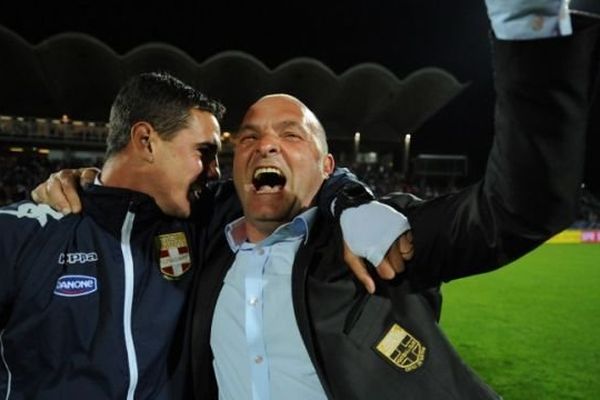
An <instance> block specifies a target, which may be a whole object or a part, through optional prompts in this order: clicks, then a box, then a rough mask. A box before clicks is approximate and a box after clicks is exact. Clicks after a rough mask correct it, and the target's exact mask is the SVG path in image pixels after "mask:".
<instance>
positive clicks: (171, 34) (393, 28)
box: [0, 0, 598, 192]
mask: <svg viewBox="0 0 600 400" xmlns="http://www.w3.org/2000/svg"><path fill="white" fill-rule="evenodd" d="M141 4H142V5H133V4H131V3H129V2H121V3H120V4H114V5H113V4H108V3H106V2H99V1H74V2H69V4H66V3H64V2H63V3H61V4H56V3H55V2H50V1H45V2H35V1H34V2H27V1H23V0H21V1H19V2H3V4H2V5H1V6H0V24H2V25H4V26H6V27H7V28H9V29H11V30H13V31H15V32H16V33H18V34H19V35H21V36H22V37H23V38H24V39H25V40H27V41H28V42H30V43H32V44H37V43H40V42H41V41H43V40H44V39H46V38H48V37H49V36H51V35H54V34H58V33H62V32H67V31H75V32H84V33H87V34H90V35H92V36H94V37H96V38H97V39H99V40H100V41H102V42H104V43H105V44H107V45H108V46H109V47H111V48H112V49H114V50H115V51H116V52H117V53H119V54H125V53H127V52H128V51H130V50H131V49H133V48H135V47H136V46H139V45H142V44H145V43H147V42H156V41H159V42H165V43H169V44H171V45H174V46H176V47H179V48H180V49H182V50H183V51H184V52H186V53H187V54H189V55H190V56H191V57H192V58H194V59H196V60H197V61H198V62H202V61H203V60H205V59H207V58H209V57H211V56H213V55H215V54H217V53H219V52H221V51H224V50H241V51H244V52H247V53H249V54H251V55H253V56H255V57H256V58H258V59H259V60H261V61H262V62H264V63H265V65H266V66H267V67H269V68H275V67H277V66H278V65H280V64H281V63H283V62H285V61H287V60H289V59H291V58H294V57H312V58H315V59H318V60H320V61H321V62H323V63H324V64H326V65H327V66H329V67H330V68H331V69H332V70H333V71H334V72H335V73H338V74H340V73H343V72H344V71H345V70H347V69H348V68H350V67H352V66H354V65H356V64H359V63H364V62H374V63H378V64H381V65H383V66H384V67H386V68H388V69H389V70H390V71H391V72H392V73H394V74H395V75H396V76H398V77H399V78H403V77H404V76H406V75H407V74H409V73H411V72H413V71H415V70H416V69H418V68H421V67H426V66H436V67H441V68H443V69H445V70H447V71H448V72H450V73H451V74H453V75H454V76H455V77H456V78H457V79H458V80H459V81H461V82H471V85H470V87H469V88H468V89H467V90H466V91H465V92H464V93H463V94H461V95H460V96H459V98H457V99H456V100H455V101H453V102H452V103H450V104H449V105H448V106H447V107H446V108H445V109H443V110H442V111H441V112H440V113H439V114H438V115H437V116H436V117H434V118H433V119H432V120H431V121H430V122H428V123H427V124H426V125H425V126H424V127H423V133H422V134H421V136H420V137H419V136H418V135H415V138H414V140H415V142H414V148H415V149H421V152H425V153H446V154H461V153H463V154H468V155H469V158H470V163H471V169H472V174H474V177H477V176H478V175H479V174H480V173H481V171H482V168H483V165H484V163H485V159H486V155H487V151H488V149H489V145H490V143H491V137H492V132H491V127H492V124H491V117H492V110H493V102H492V101H493V100H492V93H493V92H492V80H491V75H492V71H491V66H490V46H489V41H488V28H489V23H488V21H487V18H486V14H485V7H484V1H483V0H462V1H460V2H455V1H447V0H408V1H401V0H396V1H385V2H383V1H382V2H379V1H364V0H363V1H356V0H350V1H346V2H343V3H341V4H329V3H328V2H326V1H324V0H321V1H320V2H285V3H284V2H275V3H273V4H275V5H267V4H271V2H268V3H267V2H265V3H262V2H256V1H254V2H239V4H238V3H237V2H229V1H219V2H210V3H209V2H201V1H196V2H191V1H188V2H182V1H170V2H161V3H154V2H146V3H141ZM457 4H459V5H458V6H457ZM595 143H597V141H596V142H595ZM597 166H598V165H597ZM590 168H591V167H590V166H588V170H590ZM588 175H589V173H588ZM590 179H592V180H593V181H597V179H595V178H591V176H590V178H588V180H590ZM589 186H591V187H592V188H594V191H595V192H598V189H597V188H598V182H590V185H589Z"/></svg>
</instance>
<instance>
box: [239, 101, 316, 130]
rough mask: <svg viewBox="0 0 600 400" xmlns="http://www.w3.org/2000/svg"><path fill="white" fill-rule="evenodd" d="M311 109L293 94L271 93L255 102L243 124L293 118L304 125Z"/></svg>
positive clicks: (266, 122) (273, 121)
mask: <svg viewBox="0 0 600 400" xmlns="http://www.w3.org/2000/svg"><path fill="white" fill-rule="evenodd" d="M309 114H312V113H310V111H309V110H308V109H307V108H306V106H304V104H302V103H301V102H300V101H298V100H297V99H295V98H293V97H291V96H284V95H270V96H265V97H263V98H261V99H260V100H258V101H257V102H256V103H254V104H253V105H252V106H251V107H250V108H249V109H248V112H247V113H246V115H245V116H244V120H243V124H252V125H257V124H268V123H275V122H278V121H281V120H292V121H296V122H298V123H299V124H302V125H304V124H305V123H307V122H309V121H308V120H307V118H308V116H309Z"/></svg>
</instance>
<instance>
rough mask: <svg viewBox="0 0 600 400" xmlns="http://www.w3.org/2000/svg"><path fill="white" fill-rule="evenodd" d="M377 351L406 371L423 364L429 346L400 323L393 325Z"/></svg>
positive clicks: (380, 342)
mask: <svg viewBox="0 0 600 400" xmlns="http://www.w3.org/2000/svg"><path fill="white" fill-rule="evenodd" d="M375 349H376V350H377V352H378V353H379V354H380V355H382V356H383V357H384V358H385V359H387V360H388V361H390V362H391V363H392V364H394V365H395V366H397V367H399V368H401V369H403V370H404V371H405V372H410V371H413V370H415V369H417V368H419V367H420V366H421V365H423V360H424V359H425V352H426V350H427V348H426V347H425V346H423V345H422V344H421V342H419V341H418V340H417V339H416V338H415V337H414V336H412V335H411V334H410V333H408V332H407V331H406V330H404V328H402V327H401V326H400V325H398V324H394V325H392V327H391V328H390V329H389V330H388V331H387V333H386V334H385V336H384V337H383V339H381V340H380V341H379V343H378V344H377V346H375Z"/></svg>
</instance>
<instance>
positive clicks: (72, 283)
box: [54, 275, 98, 297]
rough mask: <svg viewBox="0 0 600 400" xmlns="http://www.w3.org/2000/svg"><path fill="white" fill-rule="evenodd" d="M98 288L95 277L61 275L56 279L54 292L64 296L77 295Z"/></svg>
mask: <svg viewBox="0 0 600 400" xmlns="http://www.w3.org/2000/svg"><path fill="white" fill-rule="evenodd" d="M96 290H98V283H97V280H96V278H95V277H93V276H87V275H63V276H61V277H60V278H58V281H56V288H55V289H54V294H56V295H58V296H64V297H78V296H85V295H88V294H91V293H94V292H95V291H96Z"/></svg>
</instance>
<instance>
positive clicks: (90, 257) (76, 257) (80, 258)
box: [58, 251, 98, 265]
mask: <svg viewBox="0 0 600 400" xmlns="http://www.w3.org/2000/svg"><path fill="white" fill-rule="evenodd" d="M94 261H98V253H96V252H95V251H92V252H90V253H60V254H59V255H58V263H59V264H61V265H62V264H69V265H70V264H85V263H89V262H94Z"/></svg>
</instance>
